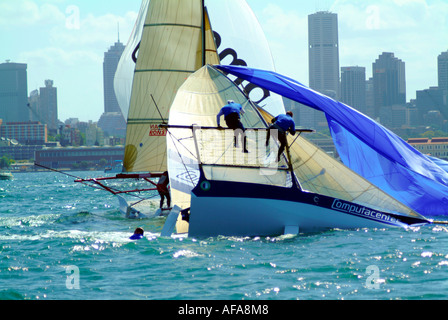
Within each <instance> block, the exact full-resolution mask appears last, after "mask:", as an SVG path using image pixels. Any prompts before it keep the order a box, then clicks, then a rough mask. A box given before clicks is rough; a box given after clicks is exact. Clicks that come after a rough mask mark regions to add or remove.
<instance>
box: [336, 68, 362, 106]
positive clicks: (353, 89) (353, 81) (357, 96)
mask: <svg viewBox="0 0 448 320" xmlns="http://www.w3.org/2000/svg"><path fill="white" fill-rule="evenodd" d="M366 91H367V90H366V68H364V67H342V68H341V101H342V102H344V103H345V104H347V105H349V106H350V107H353V108H355V109H356V110H358V111H360V112H362V113H364V114H367V107H366Z"/></svg>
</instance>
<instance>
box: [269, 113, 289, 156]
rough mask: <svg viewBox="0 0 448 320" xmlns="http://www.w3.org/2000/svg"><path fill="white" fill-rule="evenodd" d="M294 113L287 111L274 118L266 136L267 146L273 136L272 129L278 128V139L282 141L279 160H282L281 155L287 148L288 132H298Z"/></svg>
mask: <svg viewBox="0 0 448 320" xmlns="http://www.w3.org/2000/svg"><path fill="white" fill-rule="evenodd" d="M292 117H293V113H292V112H291V111H288V112H286V114H280V115H278V116H277V117H275V118H274V119H272V125H271V126H270V127H269V128H268V134H267V137H266V146H268V145H269V138H270V137H271V130H273V129H276V130H277V131H278V137H277V139H278V141H279V142H280V147H279V149H278V155H277V161H280V156H281V155H282V153H283V151H284V150H285V147H286V144H287V143H288V141H287V140H286V133H287V132H289V133H291V134H292V135H295V134H296V124H295V122H294V120H293V118H292Z"/></svg>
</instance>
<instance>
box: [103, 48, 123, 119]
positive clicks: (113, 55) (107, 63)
mask: <svg viewBox="0 0 448 320" xmlns="http://www.w3.org/2000/svg"><path fill="white" fill-rule="evenodd" d="M124 49H125V46H124V45H123V44H122V43H121V42H120V40H118V42H115V44H114V45H113V46H112V47H110V49H109V51H107V52H105V53H104V62H103V83H104V112H121V110H120V106H119V105H118V101H117V98H116V96H115V90H114V77H115V72H116V71H117V66H118V62H119V61H120V58H121V55H122V54H123V51H124Z"/></svg>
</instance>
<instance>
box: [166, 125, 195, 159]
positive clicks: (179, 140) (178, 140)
mask: <svg viewBox="0 0 448 320" xmlns="http://www.w3.org/2000/svg"><path fill="white" fill-rule="evenodd" d="M167 132H169V134H170V135H171V136H172V137H173V138H174V139H175V140H176V141H177V142H179V144H180V145H181V146H182V147H184V149H185V150H187V151H188V152H189V153H190V154H191V155H192V157H193V158H194V159H196V160H198V157H197V155H194V154H193V153H192V152H191V151H190V149H188V148H187V147H186V146H185V145H184V144H183V143H182V142H181V140H186V139H194V137H187V138H182V139H178V138H176V136H175V135H174V134H173V133H172V132H171V131H169V129H168V128H167ZM173 142H174V141H173ZM174 145H176V144H174ZM176 148H177V147H176Z"/></svg>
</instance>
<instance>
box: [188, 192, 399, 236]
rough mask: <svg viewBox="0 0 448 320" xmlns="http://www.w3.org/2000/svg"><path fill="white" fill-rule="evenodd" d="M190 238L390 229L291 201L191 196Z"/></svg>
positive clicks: (362, 218)
mask: <svg viewBox="0 0 448 320" xmlns="http://www.w3.org/2000/svg"><path fill="white" fill-rule="evenodd" d="M191 200H192V203H191V204H192V207H191V208H192V209H191V210H192V212H193V213H194V214H192V215H191V217H190V226H189V236H192V237H209V236H218V235H224V236H278V235H282V234H287V233H295V234H297V233H299V232H315V231H322V230H328V229H334V228H339V229H354V228H384V227H390V226H395V227H399V226H403V227H404V226H405V225H400V224H396V225H391V224H386V223H384V222H382V221H375V220H370V219H366V218H364V217H361V216H354V215H350V214H347V213H343V212H339V211H335V210H332V209H326V208H322V207H318V206H313V205H310V204H306V203H298V202H292V201H283V200H272V199H253V198H222V197H216V198H215V197H210V198H208V197H207V198H204V197H201V198H198V197H196V196H194V195H192V199H191Z"/></svg>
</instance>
